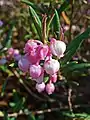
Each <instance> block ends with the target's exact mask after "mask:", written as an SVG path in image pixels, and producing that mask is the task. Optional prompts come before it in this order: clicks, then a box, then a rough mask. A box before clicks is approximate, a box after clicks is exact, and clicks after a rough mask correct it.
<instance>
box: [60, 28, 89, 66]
mask: <svg viewBox="0 0 90 120" xmlns="http://www.w3.org/2000/svg"><path fill="white" fill-rule="evenodd" d="M89 37H90V28H87V30H86V31H85V32H83V33H82V34H80V35H78V36H77V37H76V38H75V39H74V40H72V41H71V43H70V44H69V45H68V47H67V50H66V54H65V56H64V58H63V61H62V64H66V63H67V62H68V61H70V60H71V58H72V56H73V55H74V54H75V53H76V51H77V50H78V48H79V47H80V45H81V43H82V42H83V41H84V40H85V39H88V38H89Z"/></svg>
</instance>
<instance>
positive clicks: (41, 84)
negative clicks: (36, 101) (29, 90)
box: [36, 82, 45, 93]
mask: <svg viewBox="0 0 90 120" xmlns="http://www.w3.org/2000/svg"><path fill="white" fill-rule="evenodd" d="M36 89H37V91H38V92H39V93H40V92H43V91H44V90H45V83H44V82H42V83H40V84H38V83H36Z"/></svg>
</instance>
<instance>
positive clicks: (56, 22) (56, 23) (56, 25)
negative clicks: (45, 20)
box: [53, 10, 60, 39]
mask: <svg viewBox="0 0 90 120" xmlns="http://www.w3.org/2000/svg"><path fill="white" fill-rule="evenodd" d="M53 26H54V32H55V34H56V36H57V37H56V39H60V19H59V15H58V12H57V10H55V16H54V21H53Z"/></svg>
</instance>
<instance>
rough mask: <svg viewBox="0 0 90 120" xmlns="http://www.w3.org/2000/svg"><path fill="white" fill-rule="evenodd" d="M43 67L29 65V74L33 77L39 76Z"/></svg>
mask: <svg viewBox="0 0 90 120" xmlns="http://www.w3.org/2000/svg"><path fill="white" fill-rule="evenodd" d="M42 72H43V69H42V67H41V66H40V65H31V66H30V76H31V77H32V78H33V79H36V78H39V77H40V75H41V74H42Z"/></svg>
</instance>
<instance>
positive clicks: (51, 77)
mask: <svg viewBox="0 0 90 120" xmlns="http://www.w3.org/2000/svg"><path fill="white" fill-rule="evenodd" d="M50 81H51V82H53V83H55V82H56V81H57V73H55V74H53V75H51V76H50Z"/></svg>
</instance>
